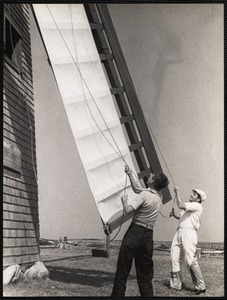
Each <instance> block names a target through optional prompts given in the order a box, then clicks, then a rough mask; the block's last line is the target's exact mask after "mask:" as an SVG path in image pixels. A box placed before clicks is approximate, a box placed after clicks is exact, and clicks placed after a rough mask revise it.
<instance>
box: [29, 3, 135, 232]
mask: <svg viewBox="0 0 227 300" xmlns="http://www.w3.org/2000/svg"><path fill="white" fill-rule="evenodd" d="M33 8H34V12H35V15H36V19H37V21H38V24H39V28H40V31H41V34H42V38H43V40H44V44H45V47H46V50H47V52H48V56H49V59H50V62H51V65H52V68H53V71H54V75H55V78H56V81H57V85H58V88H59V91H60V94H61V98H62V101H63V104H64V108H65V111H66V114H67V117H68V121H69V124H70V127H71V130H72V134H73V137H74V140H75V143H76V146H77V149H78V152H79V155H80V158H81V161H82V163H83V166H84V170H85V172H86V176H87V180H88V183H89V186H90V189H91V191H92V194H93V197H94V200H95V203H96V205H97V209H98V212H99V214H100V216H101V219H102V221H103V223H104V224H108V223H110V220H112V221H113V223H115V226H114V227H113V229H114V228H116V227H117V226H119V223H118V222H117V221H116V220H119V218H120V216H121V215H122V204H121V201H120V198H121V195H122V194H123V191H125V187H126V192H127V194H128V195H129V201H130V199H132V198H133V197H135V194H134V193H133V191H132V189H131V187H130V185H129V182H126V174H125V173H124V166H125V164H126V163H127V164H128V165H129V166H130V167H131V169H132V170H133V172H135V173H136V171H135V169H136V167H135V166H134V163H133V161H132V158H131V155H130V152H129V149H128V145H127V142H126V137H125V135H124V132H123V128H122V125H121V124H120V121H119V116H118V113H117V109H116V107H115V105H114V101H113V98H112V95H111V93H110V88H109V86H108V82H107V78H106V76H105V73H104V70H103V68H102V64H101V61H100V58H99V54H98V52H97V48H96V45H95V43H94V40H93V36H92V32H91V29H90V25H89V23H88V20H87V16H86V12H85V10H84V6H83V5H82V4H48V5H46V4H33ZM131 194H133V195H131ZM129 203H130V202H129ZM125 220H126V219H125ZM125 220H124V221H125ZM121 222H122V219H121Z"/></svg>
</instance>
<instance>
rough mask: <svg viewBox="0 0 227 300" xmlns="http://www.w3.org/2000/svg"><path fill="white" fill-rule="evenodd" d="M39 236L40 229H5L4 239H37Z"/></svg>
mask: <svg viewBox="0 0 227 300" xmlns="http://www.w3.org/2000/svg"><path fill="white" fill-rule="evenodd" d="M38 236H39V230H38V229H36V230H34V229H31V230H30V229H26V230H23V229H3V238H4V237H7V238H37V237H38Z"/></svg>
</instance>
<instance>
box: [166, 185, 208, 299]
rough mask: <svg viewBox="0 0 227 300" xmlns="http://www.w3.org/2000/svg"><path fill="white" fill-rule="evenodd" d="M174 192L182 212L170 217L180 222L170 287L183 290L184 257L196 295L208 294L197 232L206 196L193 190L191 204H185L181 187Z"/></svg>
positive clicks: (174, 246)
mask: <svg viewBox="0 0 227 300" xmlns="http://www.w3.org/2000/svg"><path fill="white" fill-rule="evenodd" d="M174 192H175V194H176V202H177V205H178V207H179V208H180V209H182V211H181V212H180V215H178V214H177V213H176V212H175V211H174V209H172V211H171V212H170V216H174V217H175V218H176V219H179V220H180V221H179V225H178V228H177V231H176V233H175V235H174V238H173V241H172V245H171V262H172V272H171V279H170V287H171V288H172V289H175V290H181V288H182V282H181V276H180V270H181V264H182V263H183V261H182V258H183V257H184V259H185V262H186V264H187V266H188V267H189V270H190V274H191V277H192V281H193V283H194V286H195V290H194V293H195V294H197V295H199V294H201V293H205V292H206V287H205V283H204V279H203V276H202V273H201V270H200V267H199V264H198V257H197V252H196V247H197V243H198V236H197V230H198V229H199V227H200V219H201V215H202V211H203V207H202V204H201V203H202V201H204V200H205V199H206V194H205V193H204V192H203V191H201V190H199V189H193V190H192V194H191V195H190V198H189V202H186V203H183V202H182V201H181V198H180V195H179V187H177V186H175V187H174Z"/></svg>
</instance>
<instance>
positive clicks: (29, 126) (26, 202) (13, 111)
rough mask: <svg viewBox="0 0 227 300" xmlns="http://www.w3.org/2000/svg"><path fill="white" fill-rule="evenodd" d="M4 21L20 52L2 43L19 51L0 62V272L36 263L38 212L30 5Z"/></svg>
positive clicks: (8, 10)
mask: <svg viewBox="0 0 227 300" xmlns="http://www.w3.org/2000/svg"><path fill="white" fill-rule="evenodd" d="M4 16H5V18H7V20H8V21H7V22H9V23H10V24H11V26H13V30H14V31H16V32H17V34H19V36H20V40H19V42H18V39H17V42H18V43H19V46H18V49H19V50H18V49H16V48H15V49H16V50H15V49H14V47H15V45H12V43H11V42H10V38H12V37H9V36H8V37H7V36H5V37H4V38H5V39H6V40H7V38H8V46H9V47H12V48H13V51H20V53H17V56H16V57H17V59H15V60H14V61H13V59H14V58H15V56H12V60H11V57H10V55H11V53H9V54H7V53H6V54H4V60H3V139H4V152H3V153H4V165H3V175H4V176H3V267H4V268H5V267H7V266H10V265H13V264H30V263H33V262H35V261H38V260H39V211H38V187H37V180H36V165H37V163H36V145H35V120H34V98H33V82H32V57H31V39H30V19H29V5H28V4H4ZM7 24H8V23H7ZM7 26H8V25H7ZM9 32H10V31H9ZM17 37H18V36H17ZM10 43H11V44H10ZM18 57H19V59H20V61H18Z"/></svg>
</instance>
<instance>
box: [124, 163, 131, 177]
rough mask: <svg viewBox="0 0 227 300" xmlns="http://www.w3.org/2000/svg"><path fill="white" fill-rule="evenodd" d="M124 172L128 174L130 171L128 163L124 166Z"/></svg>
mask: <svg viewBox="0 0 227 300" xmlns="http://www.w3.org/2000/svg"><path fill="white" fill-rule="evenodd" d="M125 173H126V174H127V175H130V174H131V173H132V170H131V169H130V168H129V166H128V165H126V166H125Z"/></svg>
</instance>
